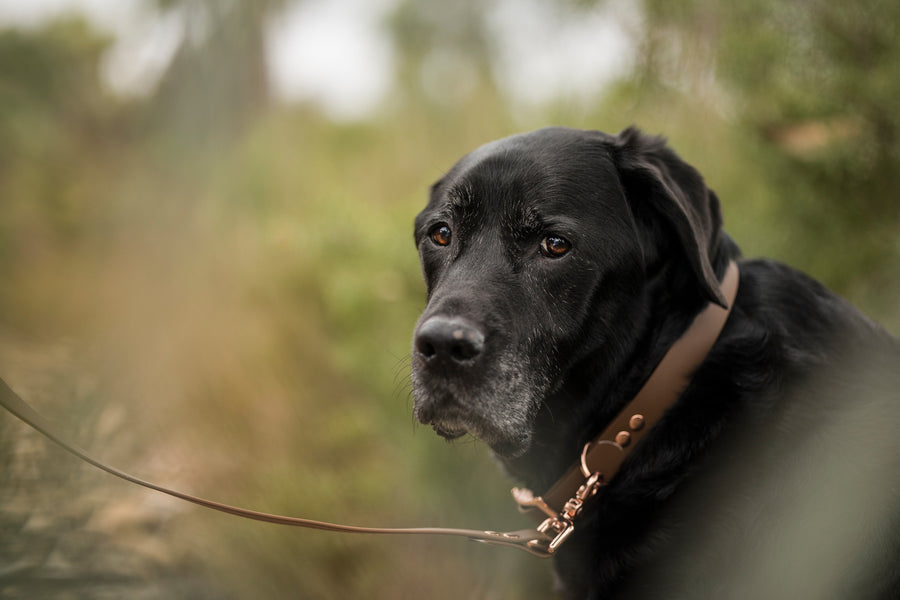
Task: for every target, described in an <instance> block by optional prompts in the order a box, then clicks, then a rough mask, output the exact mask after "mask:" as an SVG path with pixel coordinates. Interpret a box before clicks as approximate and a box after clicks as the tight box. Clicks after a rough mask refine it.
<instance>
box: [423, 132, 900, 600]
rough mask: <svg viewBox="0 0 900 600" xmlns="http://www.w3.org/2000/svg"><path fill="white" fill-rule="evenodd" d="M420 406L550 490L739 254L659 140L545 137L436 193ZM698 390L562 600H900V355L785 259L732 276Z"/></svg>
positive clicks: (646, 454) (637, 467)
mask: <svg viewBox="0 0 900 600" xmlns="http://www.w3.org/2000/svg"><path fill="white" fill-rule="evenodd" d="M415 238H416V243H417V245H418V249H419V255H420V258H421V261H422V268H423V271H424V275H425V281H426V283H427V289H428V305H427V307H426V309H425V311H424V313H423V315H422V317H421V319H420V320H419V323H418V325H417V328H416V331H415V339H414V347H413V363H412V379H413V389H414V395H415V414H416V417H417V418H418V419H419V420H420V421H421V422H423V423H427V424H430V425H432V427H433V428H434V430H435V431H436V432H437V433H438V434H440V435H441V436H444V437H446V438H448V439H452V438H456V437H459V436H461V435H463V434H465V433H470V434H472V435H474V436H476V437H478V438H479V439H481V440H483V441H484V442H485V443H487V444H488V445H489V446H490V447H491V449H492V450H493V452H494V454H495V455H496V456H497V457H498V459H499V460H500V462H501V463H502V464H503V465H504V467H505V468H506V470H507V471H508V472H509V473H510V475H511V476H512V477H514V478H515V479H517V480H519V481H521V482H522V483H524V484H525V485H527V486H528V487H529V488H531V489H532V490H534V491H535V493H541V492H542V491H544V490H545V489H546V488H547V487H548V486H550V485H551V484H552V483H553V482H554V481H555V480H556V479H557V478H558V477H559V476H560V475H561V474H562V473H563V472H564V471H565V470H566V469H568V468H569V467H570V466H571V465H572V464H573V463H575V462H576V461H577V460H578V456H579V453H580V451H581V448H582V447H583V446H584V444H585V442H586V441H588V440H591V439H593V438H594V436H596V435H597V434H598V432H600V431H601V430H603V428H604V427H605V426H606V425H607V423H609V422H610V420H611V419H612V418H613V417H614V416H615V415H616V414H617V413H618V412H619V411H620V410H621V409H622V408H623V406H625V405H626V404H627V403H628V402H629V400H631V398H632V397H633V396H634V395H635V394H636V393H637V391H638V390H639V389H640V388H641V386H642V385H643V383H644V381H645V380H646V379H647V378H648V376H649V375H650V373H651V372H652V371H653V370H654V368H655V367H656V365H657V363H658V362H659V361H660V359H661V357H662V356H663V355H664V354H665V353H666V351H667V350H668V349H669V347H670V346H671V345H672V344H673V343H674V342H675V341H676V340H677V339H678V338H679V337H680V336H681V335H682V334H683V333H684V331H685V330H686V329H687V328H688V327H689V326H690V324H691V322H692V320H693V319H694V317H695V316H696V315H697V314H698V313H699V312H700V311H701V310H702V309H703V308H704V307H706V306H707V305H708V304H709V303H716V304H720V305H725V304H726V303H727V301H726V299H725V298H724V297H723V296H722V294H721V292H720V284H719V281H720V280H721V278H722V276H723V274H724V272H725V270H726V268H727V266H728V264H729V262H730V261H732V260H737V259H738V257H739V250H738V247H737V245H736V244H735V243H734V242H733V241H732V240H731V239H730V238H729V237H728V236H727V235H726V234H725V233H724V232H723V231H722V229H721V216H720V209H719V202H718V199H717V198H716V196H715V194H713V192H712V191H710V190H709V189H707V187H706V185H705V184H704V181H703V179H702V177H701V176H700V175H699V173H698V172H697V171H696V170H695V169H694V168H692V167H691V166H689V165H688V164H686V163H685V162H683V161H682V160H681V159H680V158H679V157H678V156H677V155H676V154H675V153H674V152H673V151H672V150H670V149H669V148H668V147H667V146H666V145H665V142H664V141H663V140H662V139H659V138H654V137H648V136H645V135H643V134H641V133H640V132H638V131H637V130H635V129H628V130H625V131H623V132H622V133H621V134H619V135H617V136H611V135H607V134H603V133H600V132H590V131H578V130H571V129H565V128H550V129H543V130H540V131H537V132H534V133H529V134H524V135H517V136H512V137H509V138H506V139H502V140H499V141H497V142H493V143H490V144H487V145H485V146H483V147H481V148H479V149H477V150H475V151H474V152H472V153H471V154H469V155H467V156H466V157H464V158H463V159H462V160H460V161H459V162H458V163H457V164H456V165H455V166H454V167H453V168H452V169H451V170H450V171H449V172H448V173H447V174H446V175H445V176H444V177H443V178H442V179H441V180H440V181H438V182H437V183H436V184H435V185H434V186H433V187H432V189H431V197H430V201H429V202H428V205H427V207H426V208H425V209H424V210H423V211H422V212H421V213H420V214H419V215H418V217H417V218H416V224H415ZM739 266H740V277H741V279H740V288H739V292H738V295H737V299H736V301H735V303H734V306H733V307H732V311H731V314H730V316H729V317H728V321H727V323H726V324H725V327H724V329H723V331H722V332H721V334H720V335H719V337H718V340H717V341H716V343H715V346H714V347H713V349H712V350H711V352H710V353H709V354H708V355H707V357H706V359H705V361H704V362H703V364H702V365H701V366H700V367H699V368H698V369H697V370H696V372H695V373H693V376H692V379H691V383H690V385H689V387H688V388H687V390H686V391H685V392H684V393H683V394H682V395H681V396H680V398H679V399H678V401H677V403H676V404H675V405H674V406H673V407H672V408H670V409H669V410H668V411H667V412H666V414H665V416H664V417H663V419H662V421H660V422H659V423H658V424H657V425H656V426H655V427H654V428H653V429H652V430H650V431H649V432H648V434H647V437H646V439H644V440H643V441H642V442H641V443H640V444H638V446H637V447H636V448H635V450H634V452H633V453H632V455H631V456H630V457H629V458H628V459H627V460H626V462H625V464H624V465H623V467H622V469H621V470H620V471H619V473H618V475H616V476H615V477H614V478H613V479H612V481H611V482H609V485H607V486H605V487H603V488H602V489H601V491H600V493H599V494H598V496H597V497H596V498H595V499H593V500H592V501H591V502H590V504H588V506H587V507H586V509H585V513H584V514H583V515H582V516H581V518H580V521H579V522H578V524H577V526H576V529H575V532H574V534H573V535H572V536H571V538H570V539H569V540H568V541H567V542H566V543H565V545H563V546H562V547H561V549H560V550H559V552H558V554H557V556H556V571H557V575H558V581H559V584H560V589H561V592H562V593H563V595H564V596H566V597H568V598H607V597H647V598H676V597H684V598H706V597H710V598H736V597H739V598H789V597H790V598H798V599H799V598H825V597H827V598H868V597H892V598H897V597H900V430H898V425H900V398H898V391H897V390H898V389H900V376H898V372H900V343H898V342H897V340H895V339H894V338H892V337H891V336H889V335H888V334H887V333H886V332H885V331H884V330H883V329H881V328H879V327H878V326H877V325H875V324H874V323H872V322H871V321H869V320H868V319H867V318H866V317H864V316H862V315H861V314H860V313H859V312H858V311H856V310H855V309H854V308H853V307H852V306H850V305H849V304H848V303H846V302H844V301H843V300H841V299H839V298H838V297H836V296H834V295H833V294H831V293H830V292H828V291H827V290H826V289H825V288H823V287H822V286H821V285H820V284H818V283H817V282H815V281H813V280H812V279H810V278H808V277H806V276H805V275H803V274H801V273H799V272H797V271H795V270H792V269H790V268H788V267H785V266H783V265H780V264H777V263H774V262H771V261H764V260H755V261H740V262H739Z"/></svg>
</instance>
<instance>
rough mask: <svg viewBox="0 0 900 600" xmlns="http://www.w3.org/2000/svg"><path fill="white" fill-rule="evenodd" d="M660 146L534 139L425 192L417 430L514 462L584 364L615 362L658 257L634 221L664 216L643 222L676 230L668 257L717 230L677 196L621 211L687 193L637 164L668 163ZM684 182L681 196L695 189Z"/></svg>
mask: <svg viewBox="0 0 900 600" xmlns="http://www.w3.org/2000/svg"><path fill="white" fill-rule="evenodd" d="M661 148H663V147H662V145H661V143H660V142H659V141H658V140H655V139H653V138H645V137H643V136H641V135H640V134H638V133H637V132H635V131H633V130H628V131H626V132H623V134H621V135H620V136H618V137H613V136H609V135H606V134H602V133H599V132H585V131H576V130H570V129H563V128H552V129H544V130H540V131H537V132H534V133H530V134H524V135H519V136H513V137H510V138H505V139H503V140H499V141H497V142H493V143H491V144H487V145H485V146H483V147H481V148H479V149H478V150H476V151H474V152H472V153H471V154H469V155H467V156H466V157H464V158H463V159H462V160H460V161H459V162H458V163H457V164H456V165H455V166H454V167H453V168H452V169H451V170H450V171H449V172H448V173H447V174H446V175H445V176H444V177H443V178H442V179H441V180H440V181H438V182H437V183H436V184H435V185H434V186H433V187H432V189H431V196H430V200H429V202H428V205H427V206H426V207H425V209H424V210H423V211H422V212H421V213H420V214H419V215H418V216H417V218H416V222H415V239H416V244H417V246H418V250H419V257H420V259H421V263H422V270H423V273H424V276H425V282H426V286H427V290H428V304H427V306H426V308H425V311H424V312H423V314H422V316H421V318H420V319H419V322H418V324H417V327H416V331H415V335H414V343H413V361H412V382H413V392H414V397H415V414H416V417H417V418H418V419H419V421H421V422H422V423H427V424H430V425H432V427H433V428H434V429H435V431H436V432H437V433H439V434H440V435H442V436H444V437H446V438H455V437H458V436H461V435H463V434H465V433H471V434H472V435H474V436H475V437H477V438H480V439H481V440H483V441H484V442H486V443H487V444H488V445H489V446H490V447H491V448H492V449H493V450H494V452H495V453H497V454H498V455H500V456H501V457H510V458H511V457H516V456H518V455H521V454H522V453H524V452H525V451H526V450H527V449H528V448H529V445H530V444H531V442H532V434H533V431H534V419H535V416H536V414H537V413H538V410H539V408H540V407H541V405H542V403H546V402H548V399H549V398H550V397H551V396H552V395H553V393H554V391H555V390H557V389H558V388H559V387H560V386H561V383H562V381H564V379H565V377H566V375H567V373H568V372H569V371H570V370H571V369H572V368H573V367H574V366H575V365H577V364H579V362H580V361H583V360H584V359H585V358H586V357H588V356H590V358H591V360H598V361H600V363H599V364H597V365H596V367H595V368H598V369H602V368H604V364H603V360H604V359H603V357H604V356H606V355H611V354H620V355H621V354H623V353H624V352H625V350H624V349H623V347H622V346H623V345H624V344H626V343H627V339H628V337H629V336H628V331H629V328H632V327H636V326H637V322H636V321H637V320H638V319H639V318H640V305H641V302H642V300H641V299H642V296H643V290H644V287H645V283H646V274H647V272H648V269H652V268H654V267H653V264H655V263H656V262H658V261H659V260H660V256H659V254H661V252H662V251H663V250H661V248H662V249H664V247H663V246H661V245H660V244H658V243H656V242H655V241H652V240H651V241H648V239H649V238H650V237H652V235H653V234H654V233H655V227H656V226H654V225H652V224H651V223H650V221H652V220H653V219H651V218H650V217H648V216H647V214H648V213H651V212H652V213H654V214H665V213H666V212H669V213H671V214H672V215H676V213H677V215H676V216H673V217H672V218H666V217H663V218H660V219H656V220H658V221H667V222H669V223H670V225H668V226H663V227H664V228H665V227H669V228H670V229H671V228H674V230H675V233H674V234H673V237H675V238H681V237H682V235H681V233H680V232H679V229H683V230H684V231H686V232H687V233H686V234H685V237H689V238H690V241H689V242H684V243H680V244H679V246H684V245H685V243H687V244H688V245H690V244H693V245H694V248H696V247H698V246H699V247H700V248H701V251H700V252H698V251H696V250H694V251H693V253H694V254H703V255H704V256H705V255H706V253H705V251H702V249H703V246H704V245H705V244H707V242H708V236H709V235H710V234H711V232H714V231H717V226H718V224H717V218H718V216H717V213H716V214H715V215H710V214H709V212H708V210H707V208H703V207H701V208H700V209H699V210H700V213H699V214H695V213H696V211H695V209H693V208H690V207H689V209H688V210H689V211H694V212H691V214H688V215H685V214H684V213H685V210H686V209H685V208H684V207H681V206H679V198H674V197H673V198H671V199H666V200H665V201H664V203H665V204H666V207H665V208H661V207H656V208H652V207H650V208H647V207H645V208H642V209H640V210H635V207H634V206H631V204H633V199H631V198H629V195H630V194H629V190H630V189H635V190H643V192H641V193H646V194H650V195H657V196H658V195H662V196H666V197H669V196H672V193H671V191H667V187H668V188H675V189H676V193H677V191H678V190H681V189H682V188H683V187H685V185H688V187H690V186H691V185H694V183H696V182H693V181H690V182H688V181H677V180H678V179H679V178H678V177H675V176H674V175H671V174H670V173H669V172H668V171H667V172H665V173H662V174H660V173H658V171H659V164H661V163H659V162H657V161H654V160H650V157H651V155H655V154H658V155H659V157H660V160H663V159H668V158H669V157H668V155H663V154H661V153H660V152H661V150H660V149H661ZM672 157H674V155H672ZM674 160H677V157H676V158H675V159H674ZM663 162H665V160H663ZM678 163H679V165H683V164H684V163H680V161H678ZM673 164H674V163H673ZM685 166H686V165H685ZM691 171H693V170H691ZM693 173H694V174H695V172H693ZM689 175H690V173H689ZM682 179H683V178H682ZM697 179H698V181H699V187H697V190H692V191H699V190H701V189H702V191H703V192H705V191H706V188H705V186H703V185H702V180H699V176H697ZM694 187H696V186H694ZM705 198H706V196H705V194H704V199H703V200H702V202H701V204H704V205H705V204H708V201H707V200H706V199H705ZM689 201H690V198H687V195H686V199H685V200H684V202H689ZM684 202H682V203H684ZM669 205H673V206H674V208H671V207H670V206H669ZM696 224H699V226H698V227H695V226H694V225H696ZM687 251H690V249H688V250H687ZM694 260H696V261H701V260H702V259H701V258H695V259H694ZM704 269H707V270H708V271H709V273H711V268H710V267H709V265H708V264H698V265H697V266H696V268H695V269H694V270H695V271H697V272H698V273H699V274H700V275H699V278H700V279H703V278H704V277H706V275H705V274H704V273H703V270H704ZM716 284H717V282H715V280H714V279H713V281H712V283H711V285H712V286H713V287H712V288H710V291H709V294H710V295H711V296H713V297H714V296H715V294H716V293H717V292H716V290H717V285H716ZM549 408H550V411H551V413H552V408H553V407H552V406H550V407H549Z"/></svg>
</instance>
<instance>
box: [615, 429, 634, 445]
mask: <svg viewBox="0 0 900 600" xmlns="http://www.w3.org/2000/svg"><path fill="white" fill-rule="evenodd" d="M616 443H617V444H618V445H620V446H622V447H623V448H624V447H625V446H627V445H628V444H629V443H631V434H630V433H628V432H627V431H620V432H619V433H617V434H616Z"/></svg>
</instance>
